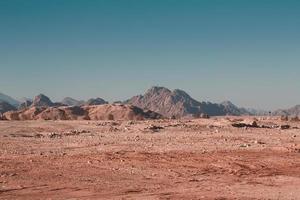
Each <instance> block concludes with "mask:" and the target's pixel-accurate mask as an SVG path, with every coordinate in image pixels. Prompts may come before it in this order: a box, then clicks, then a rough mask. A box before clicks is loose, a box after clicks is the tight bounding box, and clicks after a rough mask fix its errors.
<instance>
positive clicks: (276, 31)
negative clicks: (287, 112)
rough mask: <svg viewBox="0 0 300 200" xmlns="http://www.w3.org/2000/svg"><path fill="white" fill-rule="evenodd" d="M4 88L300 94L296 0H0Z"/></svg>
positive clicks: (259, 96) (299, 4) (248, 102)
mask: <svg viewBox="0 0 300 200" xmlns="http://www.w3.org/2000/svg"><path fill="white" fill-rule="evenodd" d="M0 69H1V74H0V75H1V76H0V92H3V93H5V94H8V95H10V96H13V97H23V96H26V97H32V96H34V95H36V94H38V93H45V94H46V95H48V96H50V97H51V98H52V99H54V100H60V99H62V98H63V97H65V96H71V97H75V98H78V99H86V98H88V97H96V96H99V97H103V98H105V99H107V100H109V101H113V100H124V99H126V98H128V97H131V96H132V95H135V94H141V93H143V92H144V90H146V89H147V88H149V87H151V86H153V85H160V86H166V87H169V88H170V89H175V88H180V89H183V90H185V91H187V92H188V93H189V94H191V96H193V97H194V98H195V99H197V100H200V101H202V100H203V101H206V100H209V101H212V102H220V101H223V100H227V99H228V100H231V101H233V102H234V103H235V104H237V105H239V106H245V107H256V108H264V109H274V108H279V107H283V108H285V107H289V106H293V105H295V104H300V89H299V88H300V81H299V75H300V1H298V0H294V1H292V0H281V1H276V0H206V1H205V0H98V1H97V0H81V1H79V0H65V1H64V0H35V1H33V0H1V1H0Z"/></svg>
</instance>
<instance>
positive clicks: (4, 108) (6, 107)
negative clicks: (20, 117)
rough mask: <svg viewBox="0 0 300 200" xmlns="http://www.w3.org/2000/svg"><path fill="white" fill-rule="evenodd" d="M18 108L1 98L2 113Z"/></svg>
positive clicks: (0, 108) (0, 112)
mask: <svg viewBox="0 0 300 200" xmlns="http://www.w3.org/2000/svg"><path fill="white" fill-rule="evenodd" d="M13 110H16V108H15V107H14V106H12V105H10V104H9V103H7V102H5V101H1V100H0V114H2V113H5V112H7V111H13Z"/></svg>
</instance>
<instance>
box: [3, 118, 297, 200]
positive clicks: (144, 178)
mask: <svg viewBox="0 0 300 200" xmlns="http://www.w3.org/2000/svg"><path fill="white" fill-rule="evenodd" d="M231 123H232V122H231V121H230V120H228V118H225V117H224V118H213V119H197V120H158V121H139V122H131V121H114V122H113V121H23V122H20V121H14V122H13V121H0V199H218V200H222V199H300V129H296V127H300V122H298V123H294V124H291V126H292V127H294V128H290V129H288V130H280V129H279V128H271V129H270V128H235V127H232V126H231ZM283 123H284V122H281V121H278V120H275V119H267V118H266V119H263V118H259V124H265V125H270V126H272V125H274V124H283ZM155 126H156V127H155Z"/></svg>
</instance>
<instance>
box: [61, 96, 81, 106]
mask: <svg viewBox="0 0 300 200" xmlns="http://www.w3.org/2000/svg"><path fill="white" fill-rule="evenodd" d="M61 103H62V104H65V105H68V106H80V105H83V104H84V101H78V100H76V99H73V98H71V97H66V98H64V99H63V100H62V101H61Z"/></svg>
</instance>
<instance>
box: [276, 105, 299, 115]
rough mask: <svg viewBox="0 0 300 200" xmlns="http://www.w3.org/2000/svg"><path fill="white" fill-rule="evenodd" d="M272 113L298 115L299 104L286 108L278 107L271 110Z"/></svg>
mask: <svg viewBox="0 0 300 200" xmlns="http://www.w3.org/2000/svg"><path fill="white" fill-rule="evenodd" d="M273 115H287V116H300V105H296V106H294V107H291V108H288V109H279V110H276V111H274V112H273Z"/></svg>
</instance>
